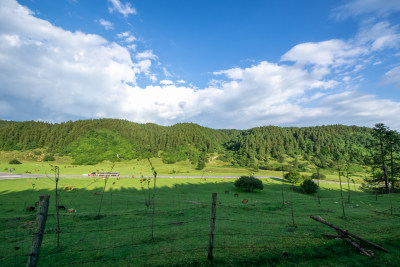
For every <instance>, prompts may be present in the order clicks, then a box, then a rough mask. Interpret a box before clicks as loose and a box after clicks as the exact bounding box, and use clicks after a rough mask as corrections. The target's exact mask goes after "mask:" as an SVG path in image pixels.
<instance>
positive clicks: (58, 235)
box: [54, 166, 60, 248]
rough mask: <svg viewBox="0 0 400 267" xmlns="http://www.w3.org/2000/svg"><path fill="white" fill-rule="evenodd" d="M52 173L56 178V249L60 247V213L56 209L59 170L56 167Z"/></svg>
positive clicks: (57, 204)
mask: <svg viewBox="0 0 400 267" xmlns="http://www.w3.org/2000/svg"><path fill="white" fill-rule="evenodd" d="M54 172H55V176H56V213H57V248H59V247H60V211H59V209H58V206H59V202H58V181H59V179H60V169H59V168H58V166H55V167H54Z"/></svg>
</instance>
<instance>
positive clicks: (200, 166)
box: [196, 160, 206, 170]
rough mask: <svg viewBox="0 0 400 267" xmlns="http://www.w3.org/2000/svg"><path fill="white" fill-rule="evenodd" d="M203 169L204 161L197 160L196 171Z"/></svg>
mask: <svg viewBox="0 0 400 267" xmlns="http://www.w3.org/2000/svg"><path fill="white" fill-rule="evenodd" d="M205 167H206V163H205V162H204V160H199V161H198V162H197V166H196V170H202V169H204V168H205Z"/></svg>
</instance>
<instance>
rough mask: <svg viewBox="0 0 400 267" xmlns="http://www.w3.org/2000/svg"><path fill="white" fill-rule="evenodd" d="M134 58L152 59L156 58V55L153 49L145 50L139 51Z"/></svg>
mask: <svg viewBox="0 0 400 267" xmlns="http://www.w3.org/2000/svg"><path fill="white" fill-rule="evenodd" d="M135 57H136V59H137V60H143V59H152V60H157V58H158V57H157V56H156V55H154V54H153V50H146V51H143V52H140V53H137V54H136V56H135Z"/></svg>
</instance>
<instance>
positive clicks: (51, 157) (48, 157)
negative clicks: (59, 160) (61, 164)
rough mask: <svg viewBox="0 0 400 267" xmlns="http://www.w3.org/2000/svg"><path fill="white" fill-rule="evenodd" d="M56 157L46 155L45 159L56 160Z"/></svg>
mask: <svg viewBox="0 0 400 267" xmlns="http://www.w3.org/2000/svg"><path fill="white" fill-rule="evenodd" d="M55 160H56V159H55V158H54V157H53V156H52V155H46V156H44V158H43V161H55Z"/></svg>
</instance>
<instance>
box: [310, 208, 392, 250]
mask: <svg viewBox="0 0 400 267" xmlns="http://www.w3.org/2000/svg"><path fill="white" fill-rule="evenodd" d="M310 218H311V219H313V220H315V221H317V222H320V223H323V224H325V225H327V226H329V227H331V228H333V229H335V230H336V231H337V232H338V233H340V234H339V235H343V236H344V237H347V236H351V237H353V238H355V239H358V240H360V241H362V242H364V243H367V244H369V245H371V246H373V247H375V248H377V249H379V250H382V251H386V252H389V250H387V249H385V248H383V247H381V246H379V245H378V244H375V243H373V242H371V241H368V240H366V239H364V238H362V237H359V236H358V235H355V234H353V233H350V232H349V231H346V230H343V229H341V228H339V227H337V226H335V225H333V224H331V223H328V222H327V221H325V220H324V219H322V218H321V217H319V216H318V217H317V216H313V215H311V216H310Z"/></svg>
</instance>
